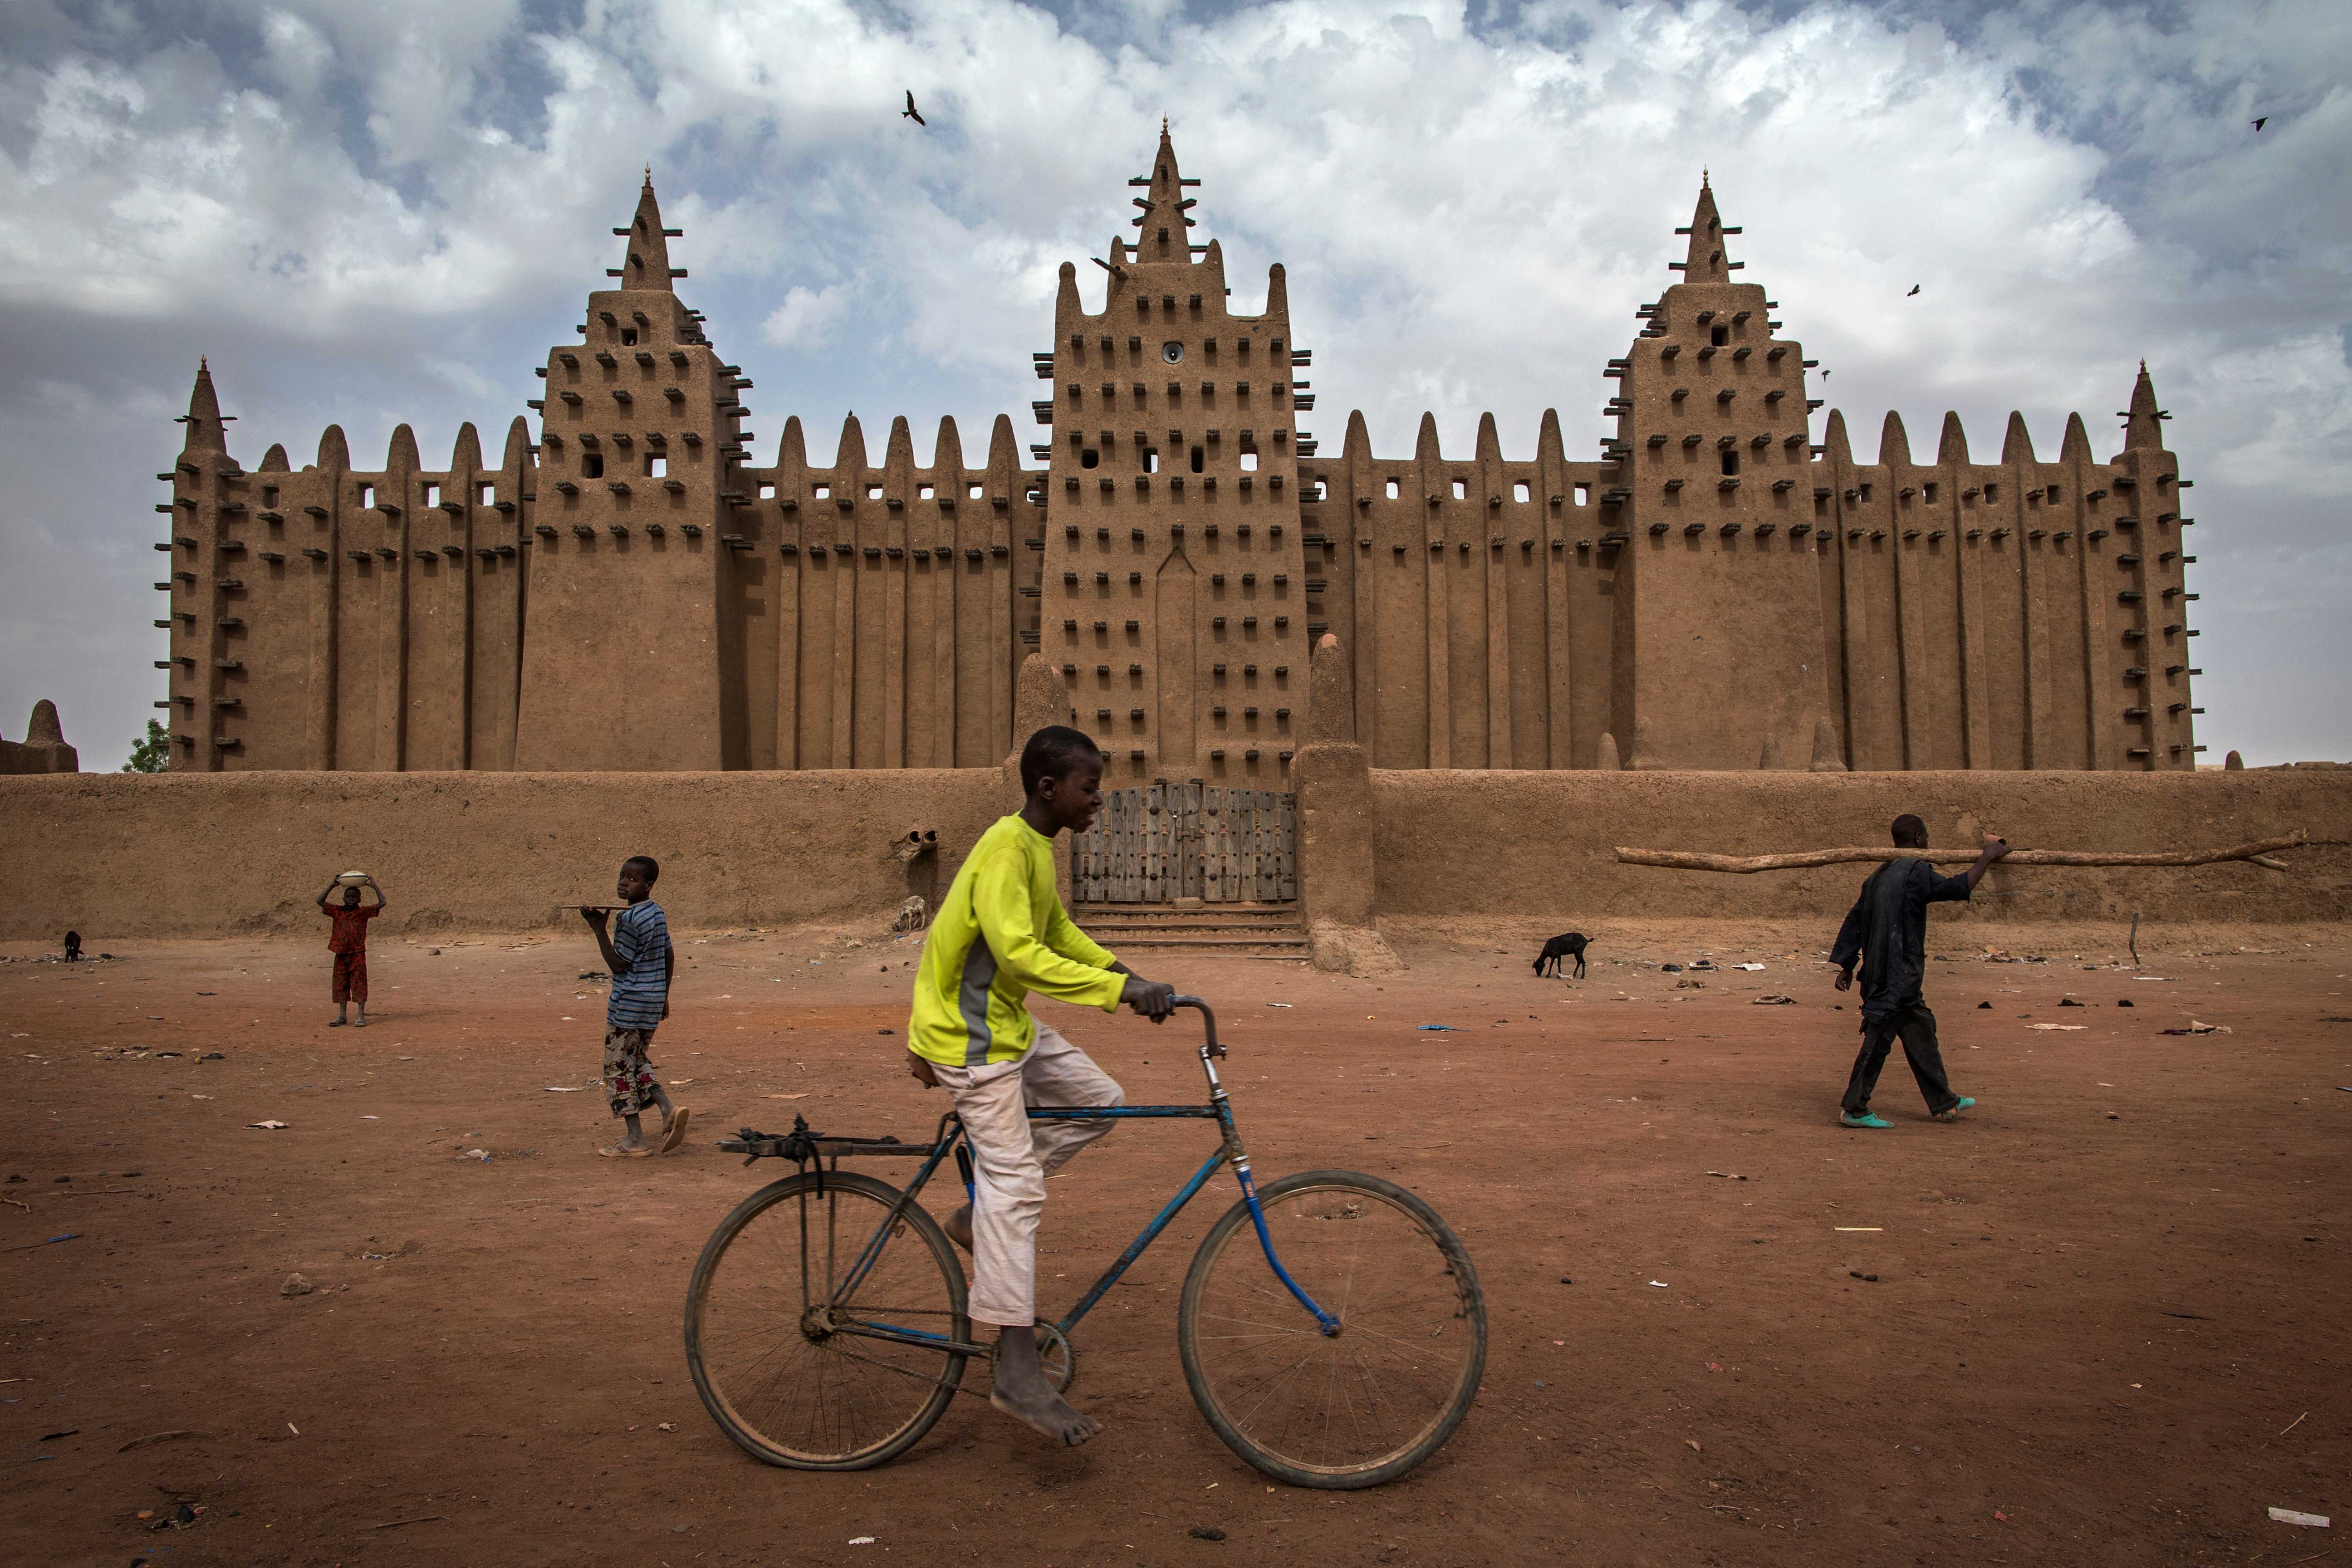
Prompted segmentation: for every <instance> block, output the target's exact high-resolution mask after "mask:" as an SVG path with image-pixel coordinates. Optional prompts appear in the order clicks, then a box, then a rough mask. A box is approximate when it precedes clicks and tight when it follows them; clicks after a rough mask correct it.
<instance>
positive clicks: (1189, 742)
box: [1037, 126, 1307, 787]
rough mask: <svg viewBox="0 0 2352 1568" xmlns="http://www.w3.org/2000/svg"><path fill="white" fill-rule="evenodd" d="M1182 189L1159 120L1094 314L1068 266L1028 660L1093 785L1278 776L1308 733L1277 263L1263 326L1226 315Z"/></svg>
mask: <svg viewBox="0 0 2352 1568" xmlns="http://www.w3.org/2000/svg"><path fill="white" fill-rule="evenodd" d="M1199 183H1200V182H1198V181H1197V180H1186V179H1183V178H1181V177H1180V176H1179V174H1178V173H1177V169H1176V153H1175V150H1174V148H1172V147H1171V145H1170V144H1169V140H1168V132H1167V129H1166V127H1164V126H1163V127H1162V128H1161V130H1160V151H1159V155H1158V157H1157V158H1156V159H1155V160H1154V161H1153V163H1152V168H1151V173H1150V175H1149V176H1148V177H1145V178H1141V179H1138V180H1134V181H1132V182H1130V184H1135V185H1138V186H1142V187H1146V188H1147V190H1148V194H1147V195H1142V196H1139V197H1137V198H1136V202H1135V205H1137V206H1139V207H1140V208H1141V209H1142V212H1141V213H1140V215H1139V216H1137V217H1136V218H1134V219H1133V220H1132V221H1133V223H1134V224H1135V226H1136V227H1137V228H1138V229H1139V231H1140V232H1139V234H1138V235H1137V237H1136V242H1135V247H1134V248H1133V249H1131V250H1130V249H1129V247H1128V246H1127V244H1126V243H1125V242H1124V241H1122V240H1118V239H1114V240H1112V242H1111V246H1110V257H1109V258H1108V260H1101V259H1099V258H1098V259H1097V265H1098V266H1100V267H1102V268H1104V269H1105V271H1106V273H1107V274H1108V279H1109V283H1108V289H1107V290H1106V293H1105V296H1104V300H1103V308H1102V310H1101V311H1100V312H1099V313H1089V312H1088V311H1087V310H1086V308H1085V307H1084V306H1083V305H1082V304H1080V303H1079V300H1078V284H1077V269H1076V268H1075V267H1073V266H1071V265H1070V264H1068V263H1066V262H1065V263H1064V264H1063V267H1062V286H1061V293H1060V298H1059V300H1057V301H1056V304H1055V311H1054V347H1053V350H1052V351H1051V353H1048V354H1041V355H1039V356H1038V363H1037V369H1038V374H1039V375H1040V376H1041V377H1050V378H1051V379H1052V380H1053V382H1054V384H1055V397H1054V399H1053V401H1052V403H1051V405H1045V404H1042V403H1041V404H1040V405H1039V406H1038V414H1039V416H1040V418H1041V419H1044V420H1045V421H1046V422H1048V423H1050V424H1051V425H1052V426H1053V439H1052V446H1051V468H1050V473H1049V478H1048V480H1047V486H1046V491H1045V495H1046V504H1047V506H1048V508H1049V509H1050V522H1049V524H1048V526H1047V528H1046V530H1045V535H1046V537H1045V572H1044V574H1043V579H1042V582H1041V584H1040V586H1041V588H1042V590H1043V593H1042V595H1041V613H1040V616H1039V619H1038V630H1039V633H1040V637H1039V639H1038V646H1039V647H1041V648H1042V649H1043V651H1044V652H1045V657H1046V658H1047V660H1048V661H1049V662H1051V663H1054V664H1056V665H1058V666H1060V667H1061V670H1062V673H1063V675H1064V677H1065V678H1066V680H1067V682H1068V684H1069V689H1070V694H1071V701H1072V704H1073V706H1074V707H1075V709H1076V721H1077V723H1078V725H1079V726H1080V727H1081V728H1083V729H1085V730H1086V731H1087V732H1089V733H1090V734H1092V735H1093V736H1094V737H1095V739H1096V740H1097V742H1099V743H1100V744H1101V746H1102V748H1103V750H1104V752H1105V753H1106V754H1107V755H1108V757H1109V759H1110V767H1109V768H1108V782H1112V783H1120V784H1124V783H1129V782H1132V781H1134V780H1136V779H1140V778H1148V777H1150V776H1153V775H1155V774H1160V775H1167V776H1177V777H1200V778H1204V779H1206V780H1208V781H1209V782H1211V783H1221V782H1230V783H1234V784H1244V783H1248V782H1251V781H1265V785H1266V786H1267V787H1271V786H1272V785H1274V784H1276V783H1277V782H1278V781H1279V780H1280V779H1281V778H1282V776H1283V773H1284V771H1285V764H1286V763H1287V762H1288V760H1289V757H1290V753H1291V751H1292V748H1293V747H1294V745H1295V744H1296V741H1295V737H1296V736H1297V734H1298V733H1299V732H1300V729H1301V725H1302V722H1303V721H1304V718H1305V703H1306V699H1307V623H1306V620H1305V610H1306V582H1305V560H1304V554H1303V552H1302V550H1301V547H1300V540H1299V522H1298V478H1297V453H1298V437H1297V432H1296V430H1295V428H1294V426H1293V424H1292V411H1293V409H1294V408H1295V407H1297V402H1296V401H1295V400H1294V397H1293V392H1294V387H1293V384H1292V382H1291V371H1292V367H1293V366H1294V365H1295V364H1304V363H1307V356H1306V355H1305V354H1304V353H1301V352H1300V351H1299V350H1297V349H1296V348H1294V347H1293V346H1292V341H1291V335H1290V309H1289V301H1288V299H1287V297H1286V292H1285V289H1284V284H1283V271H1282V268H1281V267H1280V266H1279V265H1276V267H1274V268H1272V269H1271V272H1270V274H1269V277H1268V279H1267V283H1266V300H1265V313H1264V314H1262V315H1258V316H1237V315H1235V314H1234V313H1233V311H1232V310H1230V309H1228V308H1227V304H1226V294H1227V292H1228V290H1227V289H1226V288H1225V264H1224V256H1223V252H1222V250H1221V249H1220V248H1219V247H1218V245H1217V243H1216V242H1215V241H1214V240H1212V241H1210V242H1209V243H1208V244H1207V245H1205V246H1195V245H1193V244H1192V242H1191V239H1190V237H1189V231H1190V229H1191V228H1192V218H1190V217H1188V216H1185V214H1186V212H1187V210H1188V209H1189V208H1191V207H1192V205H1193V204H1192V198H1191V197H1189V196H1187V195H1185V194H1184V193H1185V191H1186V190H1187V188H1189V187H1192V186H1194V185H1197V184H1199Z"/></svg>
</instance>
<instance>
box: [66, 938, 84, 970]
mask: <svg viewBox="0 0 2352 1568" xmlns="http://www.w3.org/2000/svg"><path fill="white" fill-rule="evenodd" d="M66 962H67V963H80V962H81V932H79V931H68V932H66Z"/></svg>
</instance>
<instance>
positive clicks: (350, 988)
mask: <svg viewBox="0 0 2352 1568" xmlns="http://www.w3.org/2000/svg"><path fill="white" fill-rule="evenodd" d="M336 881H338V882H339V881H341V878H338V879H336ZM335 886H336V883H335V882H330V883H328V884H327V888H326V891H325V892H322V893H320V895H319V912H320V914H322V915H325V916H326V917H327V919H329V920H330V921H333V922H334V924H333V926H332V927H331V929H330V930H329V931H328V932H327V951H328V952H331V953H333V954H334V955H335V994H334V996H333V998H332V999H333V1001H334V1004H335V1017H334V1021H333V1022H332V1023H331V1024H329V1025H328V1026H327V1027H329V1028H330V1029H340V1028H341V1027H342V1026H344V1025H345V1024H348V1023H350V1022H351V1021H352V1020H351V1019H350V1018H348V1017H347V1016H345V1015H346V1014H348V1013H349V1012H350V1011H351V1008H352V1005H357V1006H358V1007H359V1010H360V1016H359V1026H360V1027H361V1028H362V1029H364V1028H366V1027H367V928H368V921H372V920H373V919H375V917H376V916H378V915H380V914H382V913H383V906H384V897H383V889H382V888H379V887H377V886H376V885H375V879H374V878H373V877H370V878H369V879H367V880H366V881H365V882H364V883H362V884H358V885H356V886H352V887H347V888H345V889H343V901H342V902H341V904H339V905H335V906H332V907H330V906H329V904H328V903H327V898H328V895H329V894H331V893H332V892H333V891H334V890H335ZM360 887H365V888H366V889H367V890H368V891H369V892H371V893H373V894H374V895H375V902H374V903H373V904H362V903H361V902H360Z"/></svg>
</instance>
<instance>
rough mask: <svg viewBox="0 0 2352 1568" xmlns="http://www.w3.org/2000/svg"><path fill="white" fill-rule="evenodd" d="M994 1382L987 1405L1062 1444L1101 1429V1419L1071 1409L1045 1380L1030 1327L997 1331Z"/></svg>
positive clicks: (1081, 1439)
mask: <svg viewBox="0 0 2352 1568" xmlns="http://www.w3.org/2000/svg"><path fill="white" fill-rule="evenodd" d="M995 1384H996V1385H995V1387H993V1388H992V1389H991V1390H990V1391H989V1395H988V1402H989V1403H990V1404H991V1405H995V1406H996V1408H998V1409H999V1410H1002V1411H1003V1412H1004V1414H1006V1415H1010V1416H1012V1417H1013V1419H1014V1420H1015V1421H1018V1422H1021V1423H1022V1424H1023V1425H1024V1426H1029V1427H1031V1428H1033V1429H1034V1430H1036V1431H1039V1432H1042V1433H1044V1434H1045V1436H1048V1437H1051V1438H1053V1439H1054V1440H1055V1442H1057V1443H1060V1444H1061V1445H1063V1446H1064V1447H1070V1448H1075V1447H1077V1446H1078V1445H1079V1444H1081V1443H1084V1442H1085V1441H1086V1440H1087V1438H1089V1437H1091V1436H1094V1435H1095V1434H1096V1433H1097V1432H1099V1431H1101V1430H1102V1423H1101V1422H1099V1421H1097V1420H1096V1419H1095V1418H1094V1417H1093V1416H1091V1415H1085V1414H1083V1413H1081V1412H1079V1411H1077V1410H1076V1409H1073V1408H1072V1407H1071V1405H1070V1404H1069V1402H1068V1401H1067V1400H1065V1399H1064V1398H1063V1397H1062V1396H1061V1395H1060V1394H1056V1393H1055V1392H1054V1385H1053V1384H1050V1383H1047V1382H1046V1381H1045V1368H1044V1367H1043V1366H1042V1365H1040V1364H1039V1363H1038V1361H1037V1331H1036V1330H1035V1329H1034V1328H1024V1329H1011V1328H1008V1329H1000V1330H998V1331H997V1335H996V1377H995Z"/></svg>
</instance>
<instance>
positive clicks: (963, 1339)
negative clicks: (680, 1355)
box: [686, 1172, 971, 1470]
mask: <svg viewBox="0 0 2352 1568" xmlns="http://www.w3.org/2000/svg"><path fill="white" fill-rule="evenodd" d="M898 1195H899V1194H898V1188H896V1187H893V1186H891V1185H889V1184H887V1183H884V1182H878V1181H876V1180H875V1179H874V1178H873V1177H871V1176H862V1175H858V1174H856V1173H853V1172H827V1173H825V1174H824V1180H823V1183H822V1187H821V1188H820V1184H819V1181H818V1178H817V1177H816V1175H814V1173H803V1174H801V1175H795V1176H787V1177H785V1178H784V1179H783V1180H782V1181H781V1182H774V1183H772V1184H769V1185H767V1186H765V1187H762V1188H761V1189H760V1190H759V1191H758V1192H756V1193H753V1194H751V1196H750V1197H748V1198H745V1199H744V1200H743V1201H742V1202H741V1203H740V1204H739V1205H736V1207H735V1210H734V1212H733V1213H731V1214H730V1215H728V1216H727V1217H726V1218H725V1219H723V1220H721V1221H720V1222H719V1228H718V1229H717V1230H715V1231H713V1232H712V1233H711V1236H710V1239H709V1241H708V1242H706V1243H704V1244H703V1247H702V1256H701V1257H700V1258H698V1259H697V1260H696V1262H695V1266H694V1279H693V1282H692V1283H691V1284H690V1285H689V1286H688V1289H687V1298H686V1360H687V1365H688V1369H689V1370H690V1371H691V1372H692V1373H693V1374H694V1386H695V1391H696V1392H697V1393H698V1394H701V1395H702V1404H703V1406H704V1408H705V1409H707V1410H709V1412H710V1415H711V1419H713V1420H715V1421H717V1422H718V1423H719V1428H720V1430H722V1431H724V1432H725V1433H726V1434H727V1436H730V1437H731V1438H733V1439H734V1440H735V1442H736V1443H737V1444H738V1445H739V1446H740V1447H742V1448H743V1449H744V1450H745V1451H746V1452H748V1453H750V1454H751V1455H752V1456H753V1457H754V1458H759V1459H762V1460H765V1461H766V1462H767V1463H769V1464H772V1465H784V1466H789V1467H791V1468H794V1469H803V1470H860V1469H865V1468H867V1467H869V1466H873V1465H878V1464H881V1463H883V1462H884V1461H885V1460H887V1459H890V1458H896V1457H897V1456H898V1455H899V1454H902V1453H904V1452H905V1451H906V1450H907V1449H908V1448H909V1447H912V1446H913V1445H914V1444H915V1443H916V1441H917V1440H918V1439H919V1438H920V1437H921V1436H922V1435H923V1434H924V1433H925V1432H928V1431H929V1430H930V1428H931V1424H932V1423H933V1422H935V1421H937V1420H938V1419H939V1418H940V1413H941V1412H942V1411H944V1410H946V1408H947V1406H948V1402H949V1401H950V1399H952V1398H954V1397H955V1390H956V1384H958V1383H959V1382H961V1380H962V1377H963V1369H964V1361H965V1356H964V1355H963V1354H962V1353H961V1352H959V1351H957V1350H955V1349H954V1348H953V1347H954V1346H955V1345H956V1344H958V1343H962V1344H969V1343H971V1321H970V1320H969V1319H967V1318H966V1317H965V1315H964V1282H963V1269H962V1268H961V1267H960V1266H959V1265H958V1264H957V1262H956V1259H955V1255H954V1253H952V1252H951V1251H950V1250H949V1246H948V1238H947V1237H945V1236H944V1235H942V1234H941V1233H940V1227H939V1225H938V1224H937V1222H935V1221H934V1220H933V1219H932V1218H931V1216H930V1215H929V1214H927V1213H925V1212H924V1211H923V1209H922V1208H921V1207H920V1205H914V1204H909V1205H908V1206H907V1209H906V1212H905V1213H904V1214H902V1215H900V1216H899V1217H898V1221H897V1222H896V1223H895V1224H891V1223H890V1213H891V1210H892V1209H893V1208H894V1207H896V1206H897V1205H898ZM886 1226H887V1227H888V1230H889V1234H888V1235H887V1236H885V1235H883V1231H884V1229H885V1227H886ZM877 1243H878V1245H877Z"/></svg>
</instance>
